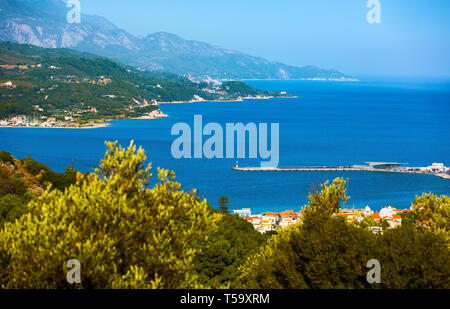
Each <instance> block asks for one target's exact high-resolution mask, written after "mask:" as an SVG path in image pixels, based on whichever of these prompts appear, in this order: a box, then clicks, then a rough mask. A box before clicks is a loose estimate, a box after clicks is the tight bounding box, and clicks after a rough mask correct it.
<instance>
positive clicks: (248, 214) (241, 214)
mask: <svg viewBox="0 0 450 309" xmlns="http://www.w3.org/2000/svg"><path fill="white" fill-rule="evenodd" d="M233 214H235V215H239V217H241V218H243V219H245V218H247V217H251V216H252V211H251V209H250V208H244V209H236V210H233Z"/></svg>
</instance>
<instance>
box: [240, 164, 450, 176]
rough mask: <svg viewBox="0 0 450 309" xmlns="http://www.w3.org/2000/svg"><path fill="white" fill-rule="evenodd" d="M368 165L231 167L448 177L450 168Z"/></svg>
mask: <svg viewBox="0 0 450 309" xmlns="http://www.w3.org/2000/svg"><path fill="white" fill-rule="evenodd" d="M368 163H369V165H352V166H349V165H343V166H291V167H239V166H238V165H237V166H236V167H233V170H235V171H241V172H311V171H361V172H376V173H402V174H426V175H433V176H437V177H441V178H444V179H450V174H449V173H450V169H449V168H447V167H445V166H444V165H443V164H441V163H434V164H433V165H432V166H429V167H404V165H407V164H406V163H392V162H368Z"/></svg>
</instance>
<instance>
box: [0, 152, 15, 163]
mask: <svg viewBox="0 0 450 309" xmlns="http://www.w3.org/2000/svg"><path fill="white" fill-rule="evenodd" d="M0 161H3V163H7V164H9V165H13V166H14V165H15V163H14V158H13V156H12V155H11V154H10V153H8V152H6V151H0Z"/></svg>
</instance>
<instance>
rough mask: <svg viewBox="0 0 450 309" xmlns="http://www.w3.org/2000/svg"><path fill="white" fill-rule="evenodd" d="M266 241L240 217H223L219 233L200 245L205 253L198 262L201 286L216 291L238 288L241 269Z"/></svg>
mask: <svg viewBox="0 0 450 309" xmlns="http://www.w3.org/2000/svg"><path fill="white" fill-rule="evenodd" d="M221 213H223V212H221ZM265 241H266V237H265V236H264V235H262V234H261V233H259V232H257V231H256V230H255V229H254V228H253V225H252V224H250V223H248V222H246V221H245V220H243V219H241V218H240V217H239V216H237V215H230V214H223V216H222V219H221V220H220V221H219V222H218V229H217V230H216V231H214V232H212V233H210V234H209V235H208V240H207V242H204V243H203V244H200V246H201V247H203V248H204V250H203V252H202V253H201V254H200V255H198V256H197V257H196V259H195V268H196V270H197V272H198V273H199V274H200V280H201V282H202V283H203V284H205V285H206V286H211V287H213V288H223V287H231V288H235V287H236V282H235V280H236V278H238V276H239V267H240V266H241V265H242V264H243V263H244V262H245V260H246V259H247V257H248V256H250V255H251V254H253V253H255V252H256V251H257V250H258V249H259V248H260V247H261V245H262V244H264V243H265Z"/></svg>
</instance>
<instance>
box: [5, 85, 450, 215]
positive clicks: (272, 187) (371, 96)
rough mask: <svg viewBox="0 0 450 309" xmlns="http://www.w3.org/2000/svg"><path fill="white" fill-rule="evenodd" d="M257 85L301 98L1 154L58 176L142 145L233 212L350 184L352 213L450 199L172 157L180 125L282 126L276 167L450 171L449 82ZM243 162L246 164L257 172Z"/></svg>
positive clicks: (37, 140)
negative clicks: (115, 148) (377, 164)
mask: <svg viewBox="0 0 450 309" xmlns="http://www.w3.org/2000/svg"><path fill="white" fill-rule="evenodd" d="M247 83H249V84H251V85H252V86H255V87H258V88H261V89H266V90H277V91H288V92H289V93H293V94H295V95H297V96H298V98H297V99H272V100H249V101H245V102H231V103H230V102H226V103H225V102H221V103H217V102H204V103H195V104H174V105H162V109H163V111H164V112H165V113H168V114H169V115H170V118H167V119H158V120H125V121H117V122H112V125H111V126H110V127H107V128H100V129H91V130H70V129H10V128H0V149H2V150H6V151H9V152H11V153H12V154H13V155H14V156H16V157H19V158H23V157H25V156H26V155H27V153H30V154H31V156H32V157H33V158H34V159H36V160H38V161H41V162H44V163H46V164H47V165H49V166H50V167H51V168H52V169H54V170H56V171H64V168H65V167H66V166H69V165H71V162H72V158H73V159H75V167H76V168H77V169H78V170H80V171H90V170H91V169H92V168H93V167H95V166H97V165H98V162H99V161H100V159H101V158H102V157H103V155H104V153H105V146H104V141H105V140H118V141H119V142H120V143H121V144H122V145H124V146H126V145H128V144H129V142H130V140H132V139H133V140H135V142H136V144H137V145H142V146H143V147H144V148H145V150H146V152H147V153H148V154H149V157H150V160H151V161H152V162H153V166H154V167H157V166H160V167H164V168H169V169H173V170H174V171H175V172H176V174H177V179H178V181H180V182H181V183H182V184H183V186H184V189H185V190H191V189H193V188H197V189H198V191H199V194H201V195H204V196H205V197H206V199H207V200H208V201H210V203H211V204H212V205H213V206H216V203H217V200H218V198H219V197H220V196H222V195H225V196H228V197H229V200H230V202H231V204H232V206H231V207H232V208H233V209H234V208H243V207H249V208H252V211H253V212H254V213H258V212H263V211H267V210H272V211H282V210H286V209H295V210H298V209H299V208H301V207H302V206H303V205H304V204H305V203H306V202H307V199H306V197H307V195H308V192H309V191H310V189H311V188H312V186H313V185H314V184H315V185H317V184H319V183H320V182H323V181H325V180H333V179H334V178H336V177H345V178H347V177H348V178H349V180H350V182H349V195H350V196H351V199H350V201H349V203H348V204H347V205H348V206H350V207H353V206H354V207H364V206H366V205H369V206H371V207H372V208H373V209H380V208H381V207H383V206H386V205H392V206H395V207H398V208H409V207H410V204H411V202H412V201H413V200H414V197H415V195H416V194H422V193H423V192H433V193H436V194H450V180H445V179H441V178H438V177H434V176H428V175H409V174H389V173H366V172H237V171H233V170H232V169H231V168H232V167H233V166H234V165H235V163H236V160H227V159H221V160H218V159H215V160H207V159H181V160H176V159H173V158H172V156H171V151H170V150H171V144H172V142H173V140H174V139H175V137H173V136H171V134H170V133H171V128H172V126H173V124H174V123H177V122H187V123H191V124H192V123H193V116H194V115H196V114H197V115H202V116H203V122H204V123H207V122H218V123H220V124H222V125H223V126H224V127H225V124H226V123H227V122H242V123H249V122H255V123H260V122H266V123H273V122H277V123H280V166H296V165H319V166H321V165H344V164H348V165H352V164H364V163H365V162H367V161H383V162H384V161H389V162H391V161H392V162H402V163H403V162H404V163H409V164H410V165H411V166H428V165H430V164H431V163H433V162H442V163H444V164H446V165H447V166H448V165H450V83H448V82H436V81H426V82H423V81H421V82H418V81H411V80H410V81H405V82H399V81H397V82H394V81H383V82H380V81H362V82H313V81H251V82H247ZM260 161H261V160H260V159H258V160H239V165H240V166H259V164H260Z"/></svg>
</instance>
